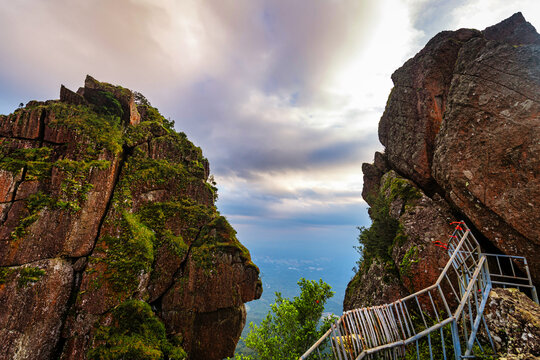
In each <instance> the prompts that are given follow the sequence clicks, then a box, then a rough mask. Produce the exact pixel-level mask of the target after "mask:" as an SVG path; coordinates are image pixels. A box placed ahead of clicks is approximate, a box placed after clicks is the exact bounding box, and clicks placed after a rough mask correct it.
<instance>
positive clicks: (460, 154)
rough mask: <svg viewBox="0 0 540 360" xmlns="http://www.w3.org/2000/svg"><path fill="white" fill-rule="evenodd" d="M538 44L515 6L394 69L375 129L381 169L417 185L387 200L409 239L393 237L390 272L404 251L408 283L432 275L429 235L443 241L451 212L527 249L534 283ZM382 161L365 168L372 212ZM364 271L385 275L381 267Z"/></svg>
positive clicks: (537, 271)
mask: <svg viewBox="0 0 540 360" xmlns="http://www.w3.org/2000/svg"><path fill="white" fill-rule="evenodd" d="M539 44H540V35H539V34H538V33H537V32H536V30H535V29H534V27H533V26H532V25H531V24H529V23H528V22H526V21H525V19H524V18H523V15H522V14H521V13H517V14H514V15H513V16H512V17H510V18H509V19H507V20H505V21H503V22H501V23H499V24H496V25H494V26H491V27H488V28H486V29H485V30H484V31H482V32H480V31H477V30H470V29H461V30H458V31H454V32H449V31H445V32H442V33H440V34H438V35H436V36H435V37H434V38H433V39H431V40H430V41H429V43H428V44H427V45H426V47H425V48H424V49H422V50H421V51H420V52H419V53H418V54H417V55H416V56H415V57H413V58H412V59H410V60H408V61H407V62H406V63H405V64H404V65H403V66H402V67H401V68H400V69H398V70H397V71H396V72H395V73H394V74H393V75H392V80H393V81H394V89H393V90H392V92H391V94H390V96H389V99H388V103H387V106H386V109H385V112H384V114H383V116H382V118H381V121H380V123H379V138H380V140H381V142H382V143H383V145H385V152H384V154H385V159H386V164H387V166H388V169H392V170H395V171H396V172H397V173H399V174H400V175H402V176H404V177H405V178H406V179H409V180H412V181H413V183H414V184H413V183H411V185H416V186H418V187H419V189H418V190H421V191H420V192H421V193H422V196H421V197H420V198H419V201H416V202H415V203H414V204H409V205H408V206H405V207H403V205H404V204H405V203H406V202H403V201H400V200H399V199H398V198H394V199H392V200H391V201H390V202H389V203H388V204H387V206H388V213H389V214H390V215H391V216H393V217H394V218H395V219H396V220H399V224H400V231H401V232H402V233H403V235H406V236H404V237H403V238H405V239H407V241H405V242H402V243H401V244H399V245H398V244H394V245H393V246H392V249H391V255H392V261H393V262H394V264H395V267H394V268H393V270H392V271H394V273H395V269H396V268H398V269H402V268H403V267H402V266H400V265H401V262H403V261H404V260H406V259H410V256H407V254H409V255H412V254H415V257H416V258H417V260H415V261H414V262H412V263H409V265H410V266H408V267H409V269H410V270H411V275H410V276H403V275H404V274H400V275H401V276H400V278H399V281H400V283H401V285H402V286H403V287H404V288H406V289H407V291H416V290H419V289H420V288H421V287H425V286H427V285H430V284H431V281H432V280H434V279H436V275H437V273H438V271H440V268H441V259H442V257H441V254H440V251H441V250H440V249H439V248H434V247H433V246H428V241H427V239H430V240H432V239H436V240H439V241H441V239H440V238H439V237H443V238H444V236H445V235H447V234H449V233H450V232H451V230H452V229H450V228H449V226H448V222H450V221H455V220H465V221H466V222H467V223H468V224H469V225H470V227H472V229H473V232H474V233H475V235H476V237H477V238H478V239H479V240H480V242H481V244H482V246H484V247H485V248H486V249H487V250H488V251H490V252H493V251H495V252H497V251H501V252H503V253H505V254H511V255H518V256H525V257H527V260H528V262H529V267H530V270H531V274H532V277H533V281H534V282H535V283H536V284H538V283H539V282H540V230H539V229H538V226H537V224H538V223H539V222H540V212H538V211H537V209H538V208H540V143H539V142H538V139H539V138H540V97H539V94H540V46H539ZM379 157H380V156H379ZM379 163H381V161H380V160H379ZM381 168H382V167H381V166H380V165H377V158H376V161H375V164H374V165H370V164H364V165H363V167H362V169H363V171H364V189H363V193H362V194H363V197H364V199H365V200H366V201H367V202H368V203H369V205H370V206H371V208H370V209H369V212H370V215H373V213H377V210H378V209H380V207H381V204H382V203H381V202H380V201H379V202H376V201H375V200H376V195H377V194H379V193H380V191H381V188H382V187H383V184H382V183H383V182H384V181H383V180H382V179H383V178H384V177H385V176H386V175H385V176H383V175H382V173H384V172H386V171H387V170H384V171H383V170H381ZM387 200H388V199H387ZM430 224H433V225H432V226H431V225H430ZM412 239H416V240H412ZM522 270H523V269H522ZM371 272H372V273H373V274H377V277H378V278H380V277H381V276H382V277H384V274H383V273H382V272H381V269H378V268H377V269H373V270H372V271H371ZM371 272H368V273H367V274H366V275H365V276H364V278H365V279H366V281H369V280H370V273H371ZM394 275H395V274H394ZM374 277H375V276H374ZM419 286H420V287H419ZM368 287H369V288H374V287H375V286H373V285H368ZM347 293H348V294H349V293H351V291H349V289H348V291H347ZM351 296H352V297H354V296H355V295H351ZM377 296H381V295H380V294H379V295H377ZM383 297H384V296H383ZM386 298H389V297H388V296H386ZM346 301H347V300H346ZM365 301H366V303H369V302H370V301H371V300H370V299H365ZM358 304H361V302H358V303H357V305H358Z"/></svg>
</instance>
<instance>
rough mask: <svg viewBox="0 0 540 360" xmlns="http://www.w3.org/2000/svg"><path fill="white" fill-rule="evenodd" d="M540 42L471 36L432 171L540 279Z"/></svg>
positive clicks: (492, 238) (500, 244)
mask: <svg viewBox="0 0 540 360" xmlns="http://www.w3.org/2000/svg"><path fill="white" fill-rule="evenodd" d="M539 94H540V46H533V45H528V46H520V47H514V46H511V45H506V44H501V43H498V42H495V41H487V40H485V39H481V38H478V39H473V40H471V41H469V42H468V43H467V44H466V45H464V46H463V48H462V50H461V53H460V56H459V59H458V61H457V63H456V68H455V74H454V78H453V81H452V87H451V90H450V95H449V102H448V107H447V111H446V112H445V115H444V121H443V124H442V126H441V131H440V132H439V135H438V136H437V146H436V151H435V156H434V159H433V172H434V176H435V178H436V180H437V182H438V183H439V185H440V186H441V187H442V188H443V189H444V191H445V193H446V194H447V197H448V198H449V199H450V200H451V201H452V203H453V204H454V206H456V207H457V208H459V209H460V211H462V212H463V213H464V214H465V215H466V216H467V217H468V218H469V219H470V220H471V221H472V223H473V224H474V225H475V226H476V227H477V228H478V229H479V230H480V231H481V232H482V234H483V235H484V236H486V237H487V238H488V239H490V241H491V242H493V243H494V244H495V245H496V246H497V247H498V248H499V249H501V250H502V251H503V252H505V253H507V254H512V255H521V256H527V258H528V260H529V262H530V263H531V265H532V266H531V267H532V271H533V276H534V278H535V281H536V282H538V281H540V229H539V228H538V223H539V222H540V212H539V211H538V208H540V156H539V154H540V143H539V142H538V139H539V138H540V115H539V114H540V95H539Z"/></svg>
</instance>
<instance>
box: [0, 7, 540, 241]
mask: <svg viewBox="0 0 540 360" xmlns="http://www.w3.org/2000/svg"><path fill="white" fill-rule="evenodd" d="M539 4H540V1H538V0H512V1H508V0H351V1H345V0H304V1H297V0H214V1H211V0H208V1H201V0H197V1H196V0H193V1H192V0H84V1H74V0H46V1H44V0H17V1H7V0H4V1H1V2H0V44H1V46H0V113H4V114H7V113H10V112H12V111H13V110H14V109H15V108H16V107H17V105H18V104H19V103H20V102H25V103H26V102H27V101H29V100H32V99H37V100H46V99H52V98H58V93H59V88H60V84H64V85H66V86H67V87H68V88H71V89H73V90H76V89H77V88H78V87H79V86H81V85H82V83H83V81H84V77H85V75H86V74H91V75H92V76H94V77H95V78H97V79H98V80H101V81H106V82H110V83H113V84H119V85H122V86H124V87H128V88H131V89H133V90H137V91H140V92H142V93H143V94H145V95H146V97H147V98H148V99H149V100H150V101H151V103H152V104H153V105H154V106H156V107H158V108H159V109H160V111H161V112H162V114H164V115H165V116H166V117H170V118H172V119H174V120H175V121H176V128H177V130H180V131H184V132H185V133H187V135H188V137H189V138H190V139H191V140H192V141H193V142H194V143H195V144H196V145H198V146H200V147H202V149H203V151H204V153H205V156H206V157H208V158H209V160H210V164H211V169H212V172H213V174H214V175H215V178H216V180H217V182H218V187H219V189H220V191H219V193H220V200H219V202H218V206H219V208H220V210H221V212H222V213H223V214H225V215H226V216H227V217H228V219H229V220H230V221H231V222H232V223H233V225H234V226H235V227H236V228H237V229H238V230H239V232H240V235H241V237H242V236H243V237H244V238H243V239H241V240H243V241H244V242H248V243H250V244H255V243H256V242H257V241H258V242H259V243H265V244H266V245H268V243H271V242H272V241H277V240H276V239H285V240H286V241H289V240H291V239H296V240H298V244H300V245H298V246H299V249H302V248H304V247H308V245H309V244H310V241H311V240H313V239H317V241H320V242H324V241H326V242H327V243H328V244H330V245H331V246H334V245H335V244H336V243H337V242H339V241H345V242H346V243H347V244H349V245H347V247H346V250H347V251H350V244H352V243H354V238H355V236H356V229H355V227H356V226H357V225H367V223H368V218H367V212H366V210H365V204H364V203H363V201H362V199H361V195H360V194H361V189H362V173H361V164H362V162H371V160H372V158H373V153H374V151H375V150H380V149H381V145H380V144H379V142H378V138H377V133H376V130H377V123H378V120H379V118H380V116H381V114H382V111H383V108H384V105H385V102H386V99H387V96H388V93H389V91H390V89H391V87H392V83H391V80H390V74H391V73H392V72H393V71H394V70H395V69H396V68H398V67H399V66H400V65H401V64H402V63H403V62H404V61H405V60H406V59H408V58H409V57H411V56H413V55H414V54H415V53H416V52H418V51H419V50H420V49H421V48H422V47H423V46H424V44H425V43H426V42H427V41H428V40H429V39H430V38H431V37H432V36H433V35H435V34H436V33H437V32H439V31H442V30H447V29H457V28H460V27H474V28H478V29H483V28H485V27H486V26H489V25H492V24H495V23H497V22H499V21H500V20H503V19H504V18H506V17H509V16H510V15H512V14H513V13H514V12H517V11H522V12H523V14H524V16H525V18H526V19H527V20H528V21H530V22H531V23H532V24H533V25H534V26H535V27H536V28H537V29H539V28H540V6H539ZM252 246H255V245H252Z"/></svg>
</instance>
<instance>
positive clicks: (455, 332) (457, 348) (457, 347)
mask: <svg viewBox="0 0 540 360" xmlns="http://www.w3.org/2000/svg"><path fill="white" fill-rule="evenodd" d="M451 330H452V343H453V344H454V358H455V359H456V360H461V344H460V343H459V329H458V325H457V322H456V319H454V320H453V321H452V326H451Z"/></svg>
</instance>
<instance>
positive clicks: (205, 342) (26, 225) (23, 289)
mask: <svg viewBox="0 0 540 360" xmlns="http://www.w3.org/2000/svg"><path fill="white" fill-rule="evenodd" d="M208 176H209V165H208V161H207V160H206V159H205V158H204V157H203V156H202V152H201V150H200V149H199V148H198V147H196V146H194V145H193V144H192V143H191V142H190V141H189V140H188V139H187V138H186V136H185V134H183V133H178V132H176V131H174V129H173V127H172V123H171V122H170V121H168V120H166V119H165V118H164V117H163V116H162V115H161V114H160V113H159V112H158V111H157V109H155V108H154V107H152V106H151V105H150V103H149V102H148V101H147V100H146V99H145V98H144V97H143V96H142V95H140V94H138V93H134V92H132V91H130V90H128V89H125V88H122V87H120V86H113V85H110V84H106V83H101V82H98V81H96V80H95V79H93V78H92V77H90V76H88V77H87V78H86V81H85V86H84V87H83V88H80V89H79V91H77V92H76V93H75V92H72V91H70V90H68V89H66V88H65V87H63V86H62V88H61V91H60V100H53V101H46V102H36V101H31V102H30V103H28V104H27V105H26V107H22V108H19V109H17V110H16V111H15V112H14V113H12V114H10V115H7V116H4V115H0V222H1V227H0V308H1V309H2V311H0V359H6V360H7V359H33V360H35V359H65V360H67V359H105V358H107V359H109V358H111V359H112V358H130V359H165V358H168V359H183V358H185V357H186V353H187V356H188V357H189V358H190V359H221V358H223V357H226V356H231V355H232V354H233V352H234V348H235V345H236V342H237V341H238V339H239V337H240V333H241V331H242V328H243V326H244V323H245V308H244V303H245V302H247V301H250V300H253V299H257V298H259V297H260V295H261V292H262V287H261V282H260V279H259V277H258V275H259V270H258V268H257V267H256V266H255V265H254V264H253V262H252V261H251V259H250V255H249V252H248V251H247V249H246V248H245V247H244V246H242V244H241V243H240V242H239V241H238V240H237V238H236V236H235V231H234V229H233V228H232V227H231V226H230V225H229V223H228V222H227V220H226V219H225V218H224V217H223V216H221V215H220V214H219V212H218V211H217V209H216V207H215V205H214V201H215V199H216V196H217V195H216V188H215V187H214V186H213V184H212V183H210V182H209V181H208ZM113 355H114V356H113Z"/></svg>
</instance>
